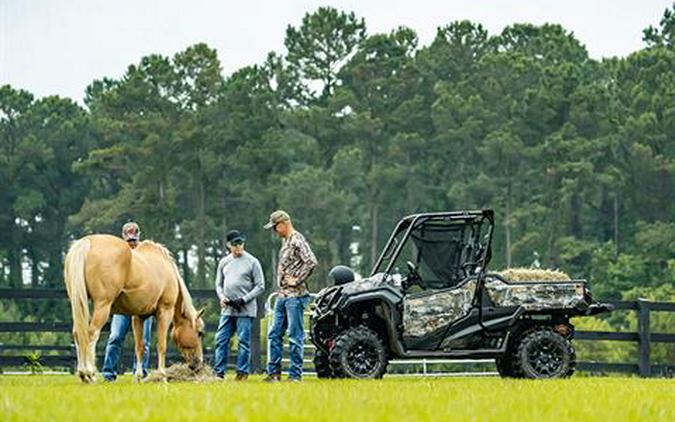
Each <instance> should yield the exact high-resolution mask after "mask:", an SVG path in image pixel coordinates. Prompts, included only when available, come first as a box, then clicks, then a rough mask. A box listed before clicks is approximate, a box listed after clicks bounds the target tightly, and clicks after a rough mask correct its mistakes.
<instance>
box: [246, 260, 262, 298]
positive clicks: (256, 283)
mask: <svg viewBox="0 0 675 422" xmlns="http://www.w3.org/2000/svg"><path fill="white" fill-rule="evenodd" d="M264 291H265V276H264V275H263V270H262V266H261V265H260V261H258V260H257V259H256V260H255V261H254V262H253V289H251V291H250V292H248V293H246V294H245V295H244V296H243V297H242V299H244V302H247V303H248V302H250V301H251V300H254V299H255V298H256V297H258V296H259V295H260V294H261V293H262V292H264Z"/></svg>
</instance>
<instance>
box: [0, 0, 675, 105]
mask: <svg viewBox="0 0 675 422" xmlns="http://www.w3.org/2000/svg"><path fill="white" fill-rule="evenodd" d="M671 4H672V0H614V1H594V0H462V1H457V0H445V1H442V0H437V1H428V0H360V1H347V0H344V1H343V0H340V1H338V0H333V1H309V0H276V1H260V0H243V1H228V0H222V1H203V0H162V1H159V0H156V1H143V0H135V1H134V0H106V1H101V0H0V85H4V84H10V85H12V86H13V87H15V88H22V89H26V90H28V91H30V92H32V93H33V94H35V95H36V96H45V95H52V94H58V95H62V96H67V97H70V98H73V99H75V100H77V101H80V102H81V99H82V97H83V94H84V89H85V87H86V86H87V85H88V84H89V83H91V81H93V80H94V79H99V78H102V77H104V76H109V77H113V78H118V77H120V76H121V75H123V74H124V71H125V69H126V68H127V66H128V65H129V64H132V63H137V62H138V61H139V59H140V58H141V57H142V56H144V55H147V54H151V53H160V54H164V55H173V54H174V53H176V52H178V51H181V50H183V49H185V48H186V47H188V46H190V45H192V44H195V43H197V42H206V43H207V44H209V45H210V46H211V47H215V48H216V49H217V50H218V54H219V57H220V60H221V62H222V66H223V72H224V73H225V75H228V74H230V73H232V72H233V71H234V70H236V69H238V68H240V67H243V66H246V65H248V64H254V63H260V62H261V61H263V60H264V58H265V56H266V54H267V52H269V51H271V50H274V51H277V52H283V51H284V50H283V40H284V34H285V29H286V26H287V25H289V24H291V25H295V26H297V25H299V23H300V21H301V20H302V17H303V15H304V14H305V13H306V12H308V11H313V10H315V9H316V8H317V7H319V6H323V5H330V6H333V7H336V8H337V9H340V10H345V11H354V12H355V13H356V14H357V16H360V17H364V18H365V19H366V24H367V26H368V32H369V33H370V34H373V33H377V32H389V31H390V30H392V29H393V28H395V27H397V26H400V25H405V26H408V27H411V28H413V29H415V30H416V31H417V34H418V36H419V38H420V44H421V45H428V44H429V43H430V42H431V40H432V39H433V37H434V35H435V31H436V28H437V27H438V26H442V25H445V24H447V23H449V22H452V21H454V20H461V19H469V20H472V21H474V22H479V23H481V24H483V25H484V26H485V27H486V28H487V30H488V31H489V32H490V34H495V33H498V32H500V31H501V30H502V28H504V26H506V25H509V24H512V23H516V22H530V23H534V24H542V23H545V22H552V23H560V24H562V25H563V26H564V27H565V28H566V29H568V30H570V31H572V32H574V34H575V35H576V37H577V38H578V39H579V40H581V42H582V43H584V44H585V45H586V48H587V49H588V51H589V52H590V54H591V56H592V57H594V58H601V57H609V56H625V55H627V54H630V53H631V52H633V51H635V50H638V49H640V48H641V47H642V41H641V38H642V29H644V28H646V27H647V26H649V25H657V24H658V22H659V20H660V18H661V16H662V15H663V11H664V10H665V9H666V8H667V7H669V6H670V5H671Z"/></svg>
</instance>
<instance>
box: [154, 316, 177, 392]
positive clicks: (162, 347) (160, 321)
mask: <svg viewBox="0 0 675 422" xmlns="http://www.w3.org/2000/svg"><path fill="white" fill-rule="evenodd" d="M173 312H174V310H173V307H170V308H168V309H162V308H159V309H157V315H156V317H157V372H159V374H160V375H161V376H162V378H163V379H164V380H166V370H165V369H166V368H165V366H166V338H167V336H168V333H169V324H170V323H171V320H172V319H173Z"/></svg>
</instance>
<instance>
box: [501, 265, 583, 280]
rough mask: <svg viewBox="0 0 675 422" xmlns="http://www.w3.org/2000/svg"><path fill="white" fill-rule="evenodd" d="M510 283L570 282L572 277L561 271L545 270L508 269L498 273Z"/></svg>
mask: <svg viewBox="0 0 675 422" xmlns="http://www.w3.org/2000/svg"><path fill="white" fill-rule="evenodd" d="M497 274H499V275H500V276H502V277H503V278H505V279H506V280H508V281H517V282H527V281H569V280H571V278H570V276H569V275H568V274H567V273H564V272H562V271H559V270H547V269H543V268H508V269H506V270H502V271H500V272H498V273H497Z"/></svg>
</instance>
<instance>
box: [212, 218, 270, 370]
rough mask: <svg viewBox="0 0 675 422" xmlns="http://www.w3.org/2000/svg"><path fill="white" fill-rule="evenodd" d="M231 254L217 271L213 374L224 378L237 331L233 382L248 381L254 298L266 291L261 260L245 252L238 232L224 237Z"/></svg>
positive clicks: (222, 261) (244, 238) (254, 308)
mask: <svg viewBox="0 0 675 422" xmlns="http://www.w3.org/2000/svg"><path fill="white" fill-rule="evenodd" d="M226 241H227V248H228V249H229V250H230V254H229V255H227V256H226V257H225V258H223V259H221V260H220V262H219V263H218V270H217V271H216V294H217V295H218V300H219V302H220V307H221V309H222V310H221V312H220V322H219V324H218V331H217V332H216V350H215V362H214V368H213V369H214V371H215V372H216V375H217V376H219V377H220V378H224V377H225V370H226V369H227V359H228V355H229V351H230V339H231V338H232V334H233V333H234V332H235V331H236V332H237V339H238V340H239V349H238V351H237V375H236V376H235V380H237V381H244V380H246V378H248V374H249V371H250V366H251V352H250V351H251V348H250V342H251V324H252V322H253V318H255V317H256V313H257V310H258V309H257V305H256V301H255V298H256V297H257V296H258V295H260V294H261V293H262V292H263V291H264V290H265V279H264V276H263V271H262V267H261V266H260V261H258V259H257V258H256V257H254V256H253V255H251V254H250V253H248V252H246V251H245V250H244V244H245V242H246V237H245V236H244V235H243V234H242V233H240V232H239V231H237V230H232V231H231V232H229V233H228V234H227V236H226Z"/></svg>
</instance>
